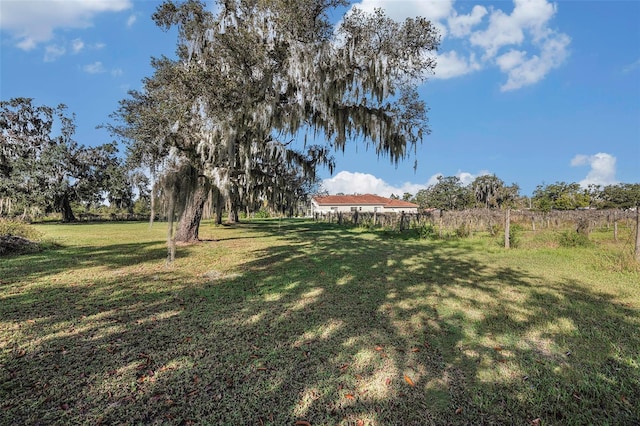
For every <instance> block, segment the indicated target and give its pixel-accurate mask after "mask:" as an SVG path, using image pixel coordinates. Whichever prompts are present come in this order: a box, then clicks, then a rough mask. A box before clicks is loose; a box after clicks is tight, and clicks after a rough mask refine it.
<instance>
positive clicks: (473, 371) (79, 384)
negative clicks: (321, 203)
mask: <svg viewBox="0 0 640 426" xmlns="http://www.w3.org/2000/svg"><path fill="white" fill-rule="evenodd" d="M239 226H240V227H241V228H242V229H244V230H245V231H246V236H247V238H246V240H247V241H249V240H250V239H251V238H254V237H255V236H256V235H255V234H256V233H259V234H263V235H269V236H270V238H273V237H277V238H276V239H274V243H273V244H272V245H270V246H268V247H264V248H258V249H255V250H254V251H253V252H252V256H251V259H250V260H249V261H248V262H246V263H242V266H241V268H242V270H239V271H238V272H239V274H238V275H229V276H224V275H222V276H216V277H215V278H211V277H203V276H195V275H193V274H189V271H183V270H177V269H176V270H169V269H162V270H156V271H147V270H140V271H137V270H135V269H132V267H134V266H135V265H137V264H139V263H142V264H144V263H148V262H150V259H157V258H158V257H157V256H158V255H160V253H156V250H157V251H163V253H165V251H164V250H165V249H164V247H157V248H156V246H154V244H151V243H150V244H149V245H146V244H143V245H136V244H119V245H116V246H109V247H102V248H99V247H96V248H90V249H89V250H88V251H87V249H86V248H85V249H78V253H76V254H75V255H76V257H77V259H76V260H75V261H72V260H69V261H68V262H69V263H67V264H66V265H57V264H56V263H55V262H57V261H59V259H58V256H57V255H56V254H55V253H43V254H41V255H38V256H42V257H41V258H40V262H41V263H38V265H39V266H37V267H35V268H34V272H30V273H29V274H26V275H25V276H23V277H14V278H13V279H14V280H31V279H35V278H39V277H46V276H47V275H48V274H53V272H55V271H60V270H64V268H66V267H72V268H81V267H87V266H91V265H103V266H112V267H114V268H125V269H126V274H125V275H116V276H114V275H106V276H101V277H99V278H96V279H87V280H86V281H85V282H83V283H80V284H74V283H69V282H66V283H49V284H47V285H46V286H37V287H33V288H31V287H28V286H25V288H24V289H22V290H21V291H20V292H18V293H15V294H6V293H5V294H2V300H1V304H0V313H1V314H2V315H1V316H0V318H2V326H3V328H5V327H6V328H7V329H6V330H3V335H4V336H6V338H7V341H6V342H5V343H3V344H2V346H0V348H1V352H0V353H1V356H2V358H1V359H0V361H1V362H0V364H1V365H0V367H1V369H0V371H1V374H2V376H1V377H0V383H2V384H1V385H0V401H3V402H2V403H0V410H2V412H3V413H2V414H3V416H0V417H1V418H4V419H6V421H7V424H11V423H15V422H18V423H23V424H38V423H42V424H51V423H83V422H84V423H106V424H112V423H144V424H160V423H170V424H189V423H199V424H201V423H209V424H273V425H283V424H294V423H295V422H296V421H297V420H307V421H309V422H310V423H311V424H313V425H320V424H323V425H324V424H358V421H359V420H362V421H363V422H364V424H383V425H386V424H420V425H423V424H528V423H529V422H530V421H532V420H534V419H536V418H540V419H541V420H542V421H543V423H544V424H588V423H592V424H594V423H595V424H606V423H609V424H634V423H635V422H637V421H638V420H639V419H640V415H639V413H638V409H637V408H635V407H637V406H638V404H639V403H640V391H639V389H640V383H639V382H638V380H639V379H638V377H639V373H640V372H639V370H638V363H639V362H640V359H639V351H640V349H639V348H640V336H639V335H638V325H639V324H638V315H637V311H636V310H633V309H632V308H630V307H625V306H622V305H619V304H616V303H615V302H614V301H613V300H611V299H610V298H608V297H607V296H604V295H600V294H594V293H592V292H589V291H587V290H585V288H584V286H582V285H581V283H580V282H578V281H566V280H560V279H558V280H555V281H552V282H548V281H544V280H542V279H541V278H540V277H539V276H537V275H536V274H532V273H531V272H530V271H525V270H518V269H514V268H506V267H500V266H499V265H497V264H491V263H489V262H488V261H487V259H489V258H490V257H487V256H484V257H483V256H476V253H475V250H478V247H474V246H473V244H471V243H461V242H456V241H451V242H447V241H445V242H431V243H428V242H420V241H411V240H405V239H402V238H392V237H391V236H389V235H387V236H386V238H380V237H379V236H378V235H376V234H366V233H355V232H352V231H350V230H345V229H340V228H335V227H333V226H330V225H326V224H313V223H297V222H288V221H283V222H281V223H274V222H268V221H265V222H259V223H257V222H256V223H250V224H243V225H239ZM241 240H242V239H240V240H236V242H237V241H241ZM221 241H224V238H221ZM180 250H182V253H183V254H182V255H183V256H186V255H193V256H206V255H207V254H206V252H205V250H204V248H203V247H199V248H198V247H188V248H181V249H180ZM189 252H190V253H189ZM67 253H68V252H67ZM36 257H37V256H36ZM154 261H155V260H154ZM3 421H4V420H3Z"/></svg>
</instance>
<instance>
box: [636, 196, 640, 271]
mask: <svg viewBox="0 0 640 426" xmlns="http://www.w3.org/2000/svg"><path fill="white" fill-rule="evenodd" d="M635 253H636V260H637V261H638V262H640V205H636V251H635Z"/></svg>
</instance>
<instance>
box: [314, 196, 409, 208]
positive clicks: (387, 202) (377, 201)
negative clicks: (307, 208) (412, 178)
mask: <svg viewBox="0 0 640 426" xmlns="http://www.w3.org/2000/svg"><path fill="white" fill-rule="evenodd" d="M313 199H314V200H315V201H316V203H318V205H325V206H326V205H332V206H335V205H349V206H353V205H376V206H378V205H382V206H384V207H388V208H391V207H396V208H400V207H407V208H410V207H418V205H417V204H413V203H410V202H408V201H402V200H393V199H391V198H386V197H381V196H379V195H373V194H363V195H326V196H323V197H313Z"/></svg>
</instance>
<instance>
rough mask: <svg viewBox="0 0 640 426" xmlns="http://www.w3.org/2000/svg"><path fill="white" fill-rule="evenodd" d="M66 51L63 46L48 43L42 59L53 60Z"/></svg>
mask: <svg viewBox="0 0 640 426" xmlns="http://www.w3.org/2000/svg"><path fill="white" fill-rule="evenodd" d="M65 53H66V49H65V48H64V47H63V46H57V45H55V44H52V45H49V46H47V47H45V49H44V59H43V60H44V61H45V62H53V61H55V60H56V59H58V58H59V57H60V56H62V55H64V54H65Z"/></svg>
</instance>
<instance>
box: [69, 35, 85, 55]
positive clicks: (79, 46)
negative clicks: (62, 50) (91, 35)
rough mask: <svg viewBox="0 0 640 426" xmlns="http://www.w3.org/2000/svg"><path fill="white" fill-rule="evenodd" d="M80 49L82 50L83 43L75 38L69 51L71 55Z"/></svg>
mask: <svg viewBox="0 0 640 426" xmlns="http://www.w3.org/2000/svg"><path fill="white" fill-rule="evenodd" d="M82 49H84V42H83V41H82V40H81V39H79V38H77V39H75V40H72V41H71V50H72V51H73V53H79V52H80V51H81V50H82Z"/></svg>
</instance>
